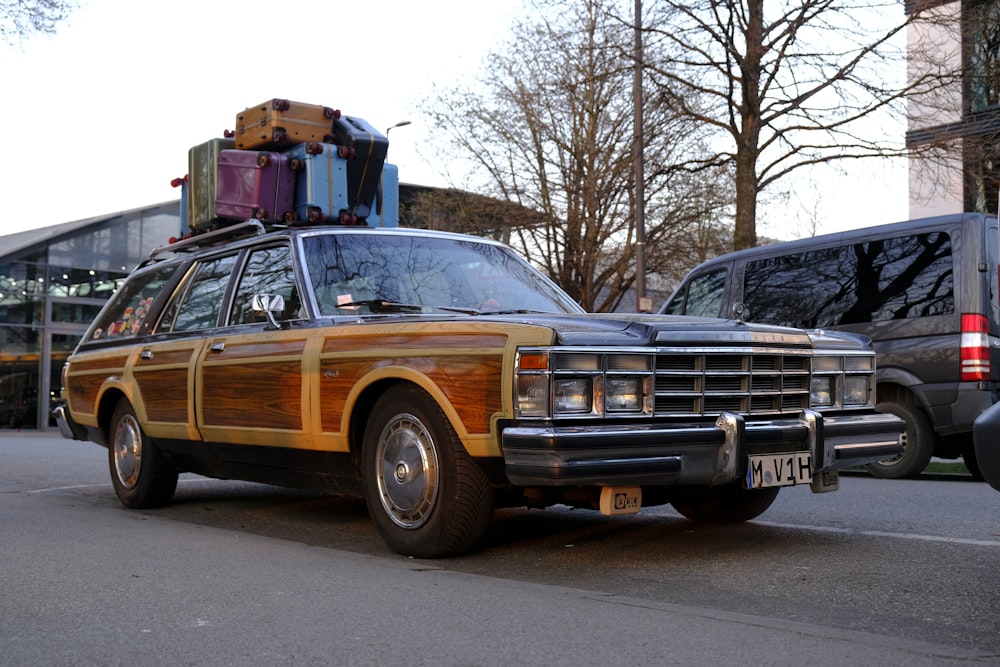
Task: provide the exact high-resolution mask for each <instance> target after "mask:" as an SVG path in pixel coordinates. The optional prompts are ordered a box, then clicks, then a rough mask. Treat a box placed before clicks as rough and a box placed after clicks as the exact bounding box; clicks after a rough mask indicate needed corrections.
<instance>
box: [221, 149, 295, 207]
mask: <svg viewBox="0 0 1000 667" xmlns="http://www.w3.org/2000/svg"><path fill="white" fill-rule="evenodd" d="M297 164H298V163H296V162H290V161H289V159H288V156H287V155H285V154H284V153H275V152H269V151H243V150H235V149H230V150H223V151H220V152H219V173H218V179H217V184H216V194H215V214H216V215H217V216H219V217H221V218H230V219H234V220H249V219H250V218H257V219H258V220H266V221H271V222H274V221H277V222H281V221H284V220H290V219H292V218H293V216H294V214H295V169H294V166H296V165H297Z"/></svg>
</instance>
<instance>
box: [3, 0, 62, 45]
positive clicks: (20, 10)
mask: <svg viewBox="0 0 1000 667" xmlns="http://www.w3.org/2000/svg"><path fill="white" fill-rule="evenodd" d="M77 6H78V5H77V3H76V2H75V1H74V0H0V39H2V40H3V41H4V42H6V43H7V44H9V45H14V44H18V43H20V42H21V41H22V40H23V39H24V38H25V37H29V36H30V35H32V34H34V33H42V34H46V35H52V34H55V32H56V25H57V24H59V23H61V22H62V21H65V20H66V18H68V17H69V15H70V13H71V12H72V11H73V10H74V9H76V8H77Z"/></svg>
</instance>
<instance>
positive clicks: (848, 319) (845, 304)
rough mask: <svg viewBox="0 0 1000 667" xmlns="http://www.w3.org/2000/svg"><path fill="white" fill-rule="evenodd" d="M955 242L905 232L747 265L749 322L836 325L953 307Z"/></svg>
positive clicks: (940, 312) (941, 311)
mask: <svg viewBox="0 0 1000 667" xmlns="http://www.w3.org/2000/svg"><path fill="white" fill-rule="evenodd" d="M953 280H954V271H953V268H952V256H951V240H950V239H949V237H948V235H947V234H945V233H942V232H933V233H929V234H916V235H911V236H900V237H896V238H891V239H880V240H874V241H867V242H864V243H855V244H852V245H846V246H842V247H838V248H824V249H820V250H810V251H806V252H801V253H796V254H792V255H784V256H780V257H769V258H766V259H761V260H757V261H752V262H748V263H747V265H746V273H745V277H744V294H743V300H744V305H745V306H746V307H747V310H748V312H747V314H746V316H745V317H746V319H748V320H751V321H758V322H767V323H770V324H784V325H788V326H794V327H800V328H815V327H834V326H838V325H842V324H855V323H860V322H880V321H885V320H898V319H904V318H907V317H918V316H929V315H946V314H949V313H952V312H954V310H955V299H954V283H953Z"/></svg>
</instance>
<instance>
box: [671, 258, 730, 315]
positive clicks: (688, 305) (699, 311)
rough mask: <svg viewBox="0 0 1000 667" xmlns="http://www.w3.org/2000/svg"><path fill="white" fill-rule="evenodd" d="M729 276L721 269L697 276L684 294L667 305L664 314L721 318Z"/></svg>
mask: <svg viewBox="0 0 1000 667" xmlns="http://www.w3.org/2000/svg"><path fill="white" fill-rule="evenodd" d="M728 275H729V271H728V270H726V269H721V270H719V271H713V272H712V273H706V274H704V275H701V276H696V277H695V278H693V279H692V280H691V282H689V283H688V286H687V289H686V290H685V291H684V292H682V293H679V294H678V295H677V298H676V299H673V300H672V301H671V302H670V303H668V304H667V306H666V308H664V310H663V312H664V313H666V314H667V315H692V316H696V317H719V313H720V311H721V310H722V297H723V295H724V294H725V292H726V278H727V277H728Z"/></svg>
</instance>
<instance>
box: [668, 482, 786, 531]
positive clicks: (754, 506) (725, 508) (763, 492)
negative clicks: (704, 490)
mask: <svg viewBox="0 0 1000 667" xmlns="http://www.w3.org/2000/svg"><path fill="white" fill-rule="evenodd" d="M780 490H781V487H779V486H771V487H767V488H763V489H751V490H745V489H731V488H730V489H719V491H718V492H716V493H711V494H708V495H705V496H704V497H699V498H685V499H684V500H675V501H673V502H672V503H670V504H671V505H673V506H674V509H675V510H677V511H678V512H680V513H681V514H682V515H683V516H685V517H687V518H688V519H691V520H692V521H697V522H699V523H716V524H724V523H742V522H744V521H750V520H751V519H756V518H757V517H759V516H760V515H761V514H763V513H764V512H765V511H766V510H767V508H768V507H770V506H771V503H773V502H774V499H775V498H777V497H778V491H780Z"/></svg>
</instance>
